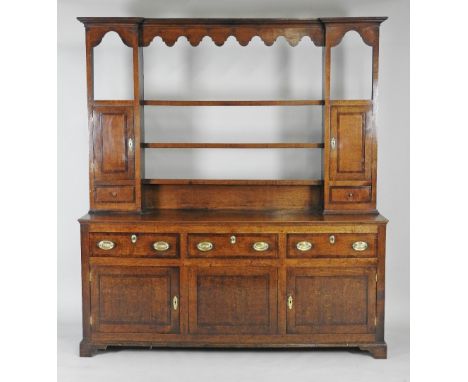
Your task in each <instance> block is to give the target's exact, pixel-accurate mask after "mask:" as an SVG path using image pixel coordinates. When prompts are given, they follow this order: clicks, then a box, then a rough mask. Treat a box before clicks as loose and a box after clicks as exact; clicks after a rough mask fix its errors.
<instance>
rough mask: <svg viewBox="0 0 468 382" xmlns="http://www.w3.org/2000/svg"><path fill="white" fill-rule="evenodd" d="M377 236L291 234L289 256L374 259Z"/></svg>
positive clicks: (289, 236)
mask: <svg viewBox="0 0 468 382" xmlns="http://www.w3.org/2000/svg"><path fill="white" fill-rule="evenodd" d="M376 248H377V235H374V234H354V233H349V234H348V233H340V234H290V235H288V244H287V251H288V253H287V256H288V257H294V258H307V257H374V256H375V255H376Z"/></svg>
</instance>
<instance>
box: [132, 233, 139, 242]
mask: <svg viewBox="0 0 468 382" xmlns="http://www.w3.org/2000/svg"><path fill="white" fill-rule="evenodd" d="M130 240H131V242H132V243H133V244H135V243H136V242H137V240H138V237H137V235H135V234H133V235H132V236H130Z"/></svg>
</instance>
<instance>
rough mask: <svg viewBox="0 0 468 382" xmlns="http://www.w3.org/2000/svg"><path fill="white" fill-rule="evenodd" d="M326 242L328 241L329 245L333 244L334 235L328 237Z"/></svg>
mask: <svg viewBox="0 0 468 382" xmlns="http://www.w3.org/2000/svg"><path fill="white" fill-rule="evenodd" d="M328 240H329V241H330V244H335V240H336V239H335V235H330V237H329V238H328Z"/></svg>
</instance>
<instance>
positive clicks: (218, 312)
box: [189, 267, 277, 334]
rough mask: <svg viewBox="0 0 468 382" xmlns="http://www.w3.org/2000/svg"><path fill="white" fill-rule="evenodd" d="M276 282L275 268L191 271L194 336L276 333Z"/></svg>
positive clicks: (201, 268) (191, 331) (190, 316)
mask: <svg viewBox="0 0 468 382" xmlns="http://www.w3.org/2000/svg"><path fill="white" fill-rule="evenodd" d="M276 283H277V270H276V268H272V267H246V268H227V267H199V268H193V269H191V271H190V284H189V293H190V296H189V299H190V301H189V329H190V333H191V334H267V333H268V334H272V333H276V330H277V286H276Z"/></svg>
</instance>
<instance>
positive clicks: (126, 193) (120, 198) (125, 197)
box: [94, 186, 135, 203]
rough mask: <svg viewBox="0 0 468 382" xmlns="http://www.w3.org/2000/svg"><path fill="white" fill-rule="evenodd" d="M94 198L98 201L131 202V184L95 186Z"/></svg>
mask: <svg viewBox="0 0 468 382" xmlns="http://www.w3.org/2000/svg"><path fill="white" fill-rule="evenodd" d="M94 200H95V201H96V202H98V203H132V202H134V201H135V187H133V186H101V187H96V188H95V192H94Z"/></svg>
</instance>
